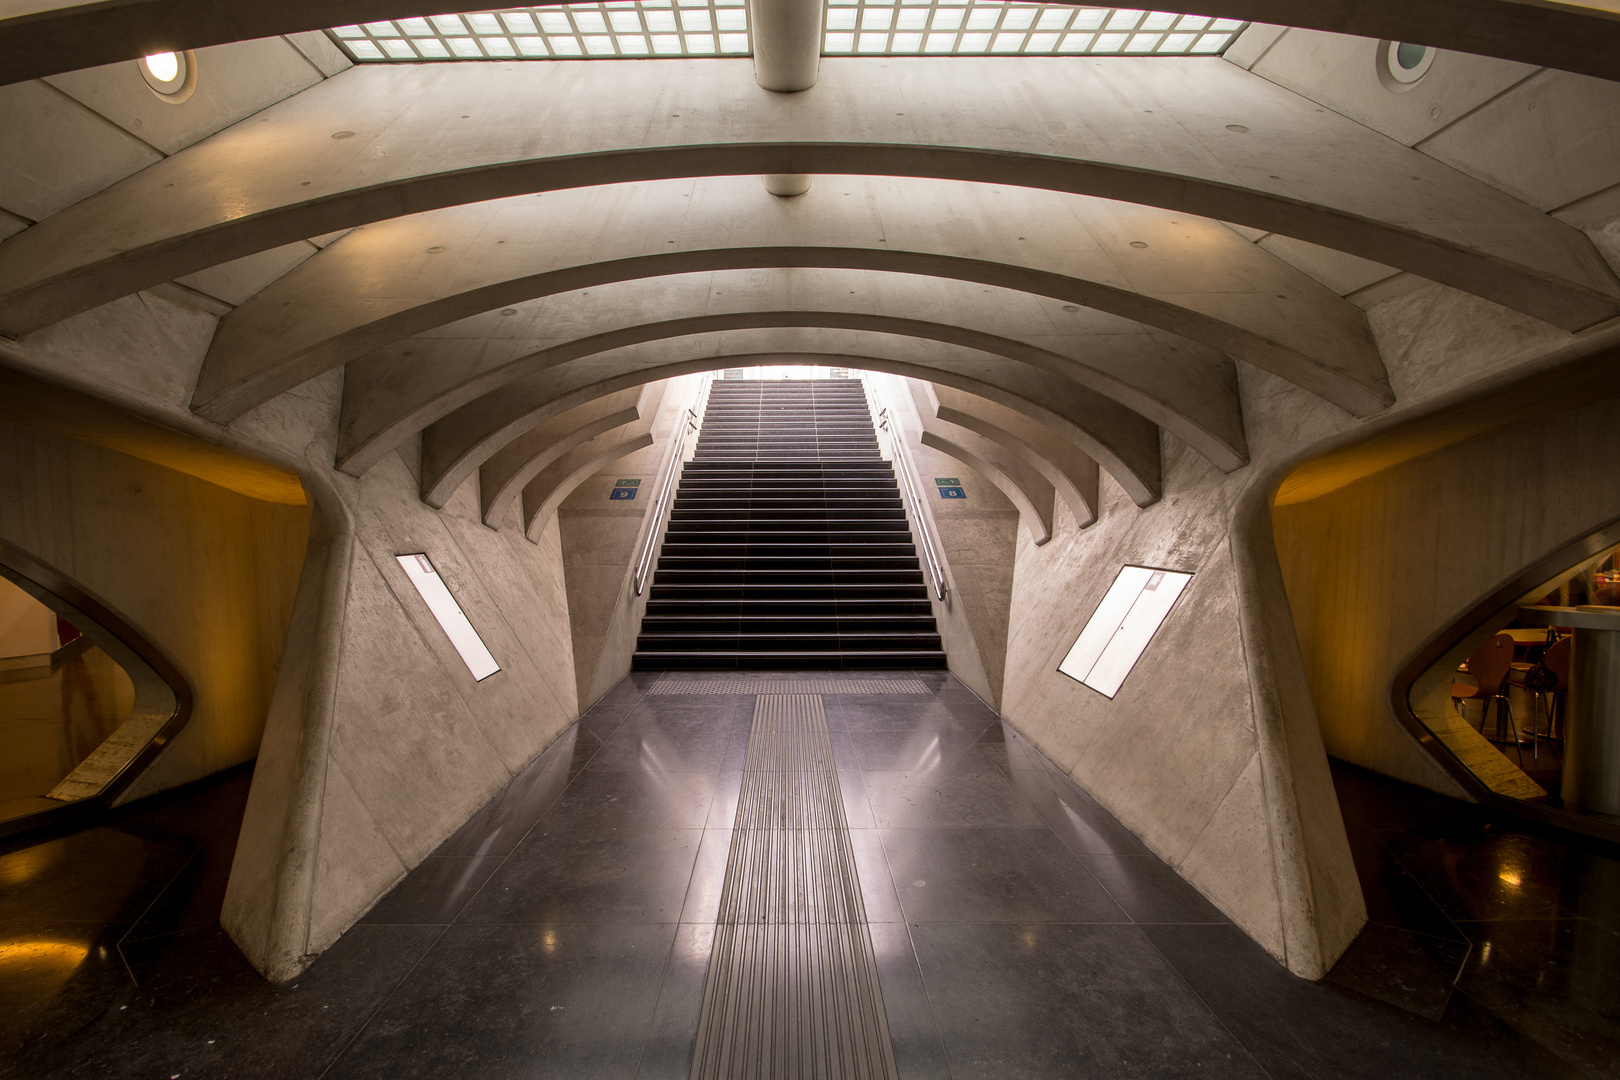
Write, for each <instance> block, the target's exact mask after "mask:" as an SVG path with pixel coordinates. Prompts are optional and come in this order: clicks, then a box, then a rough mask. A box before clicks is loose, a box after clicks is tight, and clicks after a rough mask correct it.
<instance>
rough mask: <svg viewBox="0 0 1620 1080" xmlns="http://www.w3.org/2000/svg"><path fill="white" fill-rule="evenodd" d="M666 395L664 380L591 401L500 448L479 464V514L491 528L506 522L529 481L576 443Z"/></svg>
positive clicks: (628, 418) (629, 418) (635, 417)
mask: <svg viewBox="0 0 1620 1080" xmlns="http://www.w3.org/2000/svg"><path fill="white" fill-rule="evenodd" d="M662 399H663V384H662V383H653V384H649V385H647V386H645V387H642V388H641V390H640V391H636V390H622V391H620V392H619V393H617V394H613V395H610V396H608V397H605V398H601V399H599V400H597V401H591V402H587V403H586V404H584V405H580V406H578V407H576V408H573V409H569V410H568V411H567V412H566V413H563V414H562V415H561V416H556V417H553V418H551V419H550V420H548V421H546V422H545V423H543V424H539V425H537V426H535V427H533V428H531V429H530V430H528V431H525V432H524V433H523V434H522V435H519V436H518V437H517V438H515V439H513V440H512V441H511V442H509V443H507V444H506V445H505V446H503V447H501V448H500V449H499V450H497V451H496V452H495V453H494V454H493V455H491V456H490V458H489V459H488V460H487V461H485V462H484V463H483V464H481V465H480V466H479V467H478V505H479V515H480V517H481V518H482V520H483V522H484V524H485V525H487V526H489V527H490V528H491V529H498V528H500V525H501V522H502V520H504V519H505V517H506V512H507V511H508V510H510V509H511V506H512V500H513V499H515V498H517V497H518V495H519V494H520V493H521V492H522V491H523V485H525V484H527V483H528V482H529V481H530V480H532V479H533V478H534V475H535V474H536V473H538V472H539V471H540V470H541V469H544V468H545V467H546V466H547V465H550V464H551V463H552V462H553V461H555V460H557V459H558V458H559V457H562V456H563V455H564V454H566V453H568V451H570V450H572V449H573V448H574V447H576V446H578V445H579V444H581V443H583V442H585V441H586V440H587V439H593V438H595V437H596V436H598V435H600V434H602V433H603V432H604V431H611V430H613V429H614V428H617V427H622V426H623V425H625V424H629V423H633V422H635V421H636V420H639V419H642V418H643V417H645V416H647V415H649V413H648V412H646V408H647V407H651V408H656V407H657V403H658V402H659V401H661V400H662Z"/></svg>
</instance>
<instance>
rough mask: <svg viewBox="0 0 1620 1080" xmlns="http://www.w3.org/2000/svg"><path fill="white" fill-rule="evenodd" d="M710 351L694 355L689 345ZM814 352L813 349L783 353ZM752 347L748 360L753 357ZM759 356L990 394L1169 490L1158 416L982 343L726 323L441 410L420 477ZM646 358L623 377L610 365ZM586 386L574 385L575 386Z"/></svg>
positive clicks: (443, 485) (432, 487) (438, 474)
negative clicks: (601, 407) (563, 420)
mask: <svg viewBox="0 0 1620 1080" xmlns="http://www.w3.org/2000/svg"><path fill="white" fill-rule="evenodd" d="M694 356H698V357H702V358H703V359H700V360H688V359H687V358H689V357H694ZM805 356H813V357H818V358H819V359H815V360H804V359H799V360H793V359H782V357H805ZM739 358H744V359H746V362H744V359H739ZM739 363H742V364H743V366H750V365H754V364H767V365H769V364H781V363H815V364H828V365H830V366H834V367H859V368H867V369H870V370H874V371H889V372H891V373H894V374H898V375H906V376H909V377H911V378H918V379H925V380H929V381H933V382H937V383H944V384H946V385H949V386H955V387H957V388H958V389H962V390H965V391H967V392H968V393H971V394H975V395H978V396H980V397H987V398H989V399H990V400H992V401H996V402H999V403H1000V404H1002V405H1005V406H1006V407H1008V408H1010V409H1013V410H1015V411H1018V412H1021V413H1024V414H1025V415H1028V416H1030V417H1032V418H1034V419H1035V420H1036V421H1037V422H1039V423H1041V424H1044V425H1045V426H1047V427H1049V428H1051V429H1053V430H1054V431H1057V432H1058V433H1059V434H1061V435H1062V436H1063V437H1064V438H1066V439H1068V440H1069V441H1070V442H1073V443H1074V444H1075V445H1076V446H1079V447H1080V448H1082V449H1083V450H1084V451H1085V452H1086V453H1087V454H1088V455H1090V456H1091V457H1093V458H1095V459H1096V460H1097V461H1098V463H1099V464H1100V465H1101V466H1102V467H1103V468H1105V469H1107V470H1108V472H1109V473H1110V475H1112V476H1114V478H1115V479H1116V480H1118V481H1119V483H1120V486H1121V487H1123V488H1124V489H1125V490H1126V491H1127V492H1129V493H1130V495H1131V497H1132V498H1133V499H1134V500H1136V501H1137V503H1138V504H1139V505H1143V506H1146V505H1148V504H1150V503H1152V502H1153V501H1155V500H1156V499H1157V498H1158V497H1159V490H1160V482H1161V475H1162V465H1161V461H1160V455H1159V431H1158V428H1157V427H1156V426H1155V425H1153V424H1151V423H1149V422H1148V421H1146V420H1144V419H1142V418H1141V417H1140V416H1138V415H1136V414H1135V413H1131V412H1129V411H1127V410H1124V409H1120V408H1119V407H1118V406H1117V405H1115V404H1114V403H1112V402H1109V401H1108V400H1107V399H1106V398H1099V397H1098V396H1097V395H1095V394H1092V393H1091V392H1089V391H1087V390H1086V389H1085V388H1084V387H1080V386H1077V385H1076V384H1074V383H1072V382H1069V381H1067V380H1065V379H1061V378H1058V377H1057V376H1054V375H1050V374H1047V373H1046V372H1042V371H1038V370H1035V369H1032V368H1028V367H1026V366H1024V365H1020V364H1009V363H1007V361H1006V360H1004V359H1001V358H999V357H992V356H988V355H986V354H984V353H981V352H978V351H976V350H973V349H966V348H963V347H961V346H955V345H947V344H943V343H939V342H929V341H918V340H916V339H908V338H896V337H893V336H891V335H884V334H875V333H870V332H856V331H832V330H817V331H815V332H814V333H806V332H804V331H801V330H797V329H792V328H789V329H766V330H743V331H727V332H721V333H710V334H699V335H693V336H690V337H683V338H668V339H662V340H657V341H651V342H645V343H642V344H639V345H632V346H627V347H625V348H621V349H615V350H613V351H611V352H608V353H602V354H599V355H597V356H594V357H592V358H590V359H589V360H575V361H570V362H569V363H566V364H561V365H558V366H557V367H554V368H551V369H549V370H547V371H545V372H541V373H539V374H536V375H531V376H528V377H527V378H524V379H520V380H517V381H515V382H512V383H509V384H507V385H506V386H505V387H503V388H501V390H499V391H497V392H494V393H491V394H487V395H485V396H484V397H482V398H479V399H477V400H475V401H472V402H470V403H468V404H466V405H463V406H461V407H460V408H459V409H457V410H455V411H454V412H452V413H450V414H449V415H447V416H444V417H443V418H441V419H439V420H437V421H435V422H434V423H433V424H431V425H429V426H428V427H426V428H425V429H423V432H422V461H421V465H422V485H423V490H424V491H426V492H429V493H430V495H431V497H430V498H429V500H428V501H430V502H431V501H433V500H435V499H437V500H446V501H447V500H448V498H449V496H450V494H451V493H452V492H454V491H455V489H456V488H457V487H459V486H460V484H461V483H462V482H463V481H464V480H465V479H466V478H467V476H468V475H470V474H471V473H472V471H473V470H474V469H476V468H477V467H478V465H479V463H480V462H482V461H484V460H486V459H487V458H488V457H489V456H490V455H492V454H493V453H494V452H495V451H496V450H497V449H499V448H500V447H501V446H504V445H505V444H506V443H508V442H510V441H511V440H512V439H513V438H515V437H516V436H517V435H518V434H520V433H521V432H523V431H525V430H527V429H528V428H530V427H533V426H534V425H535V424H537V423H539V422H541V421H543V420H545V419H547V418H548V417H549V416H552V415H555V414H556V413H557V412H561V411H562V410H563V409H566V408H572V407H573V406H574V405H577V404H579V403H580V402H581V401H584V400H589V399H590V398H591V397H597V396H601V395H602V394H604V393H610V392H613V391H615V390H619V389H623V388H624V386H628V385H640V383H641V382H645V381H649V380H650V379H653V378H669V377H672V376H673V375H675V374H683V373H685V372H688V371H711V370H715V369H718V368H722V367H733V366H737V365H738V364H739ZM644 369H645V370H648V371H650V372H653V374H649V375H647V376H646V377H645V378H642V377H639V376H636V375H634V374H632V375H630V376H629V379H630V381H626V382H616V381H615V376H613V375H611V374H601V375H597V374H594V373H599V372H605V373H614V372H620V371H623V372H630V373H635V372H638V371H641V370H644ZM576 388H578V389H576ZM576 393H577V394H578V395H579V396H577V397H576V396H574V395H575V394H576Z"/></svg>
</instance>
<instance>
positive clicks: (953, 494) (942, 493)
mask: <svg viewBox="0 0 1620 1080" xmlns="http://www.w3.org/2000/svg"><path fill="white" fill-rule="evenodd" d="M939 497H940V498H942V499H965V498H967V492H966V491H965V490H964V489H962V488H959V487H944V486H941V487H940V489H939Z"/></svg>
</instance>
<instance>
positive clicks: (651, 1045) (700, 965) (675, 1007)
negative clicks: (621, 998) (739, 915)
mask: <svg viewBox="0 0 1620 1080" xmlns="http://www.w3.org/2000/svg"><path fill="white" fill-rule="evenodd" d="M713 949H714V926H713V925H712V924H711V925H700V924H693V923H688V924H685V925H683V926H681V927H680V928H679V929H678V930H676V931H675V946H674V948H673V949H671V950H670V955H669V964H668V966H667V967H665V969H664V978H663V982H662V983H661V984H660V986H659V988H658V1005H657V1006H656V1007H655V1008H654V1010H653V1019H652V1026H651V1030H650V1031H649V1032H648V1033H647V1043H646V1046H645V1047H644V1048H643V1050H642V1052H641V1066H640V1068H639V1069H637V1070H636V1080H687V1077H689V1076H690V1075H691V1073H692V1049H693V1047H694V1045H695V1044H696V1042H697V1026H698V1014H699V1013H700V1012H701V1011H702V1009H703V984H704V980H705V978H706V977H707V975H708V970H709V954H710V952H711V951H713Z"/></svg>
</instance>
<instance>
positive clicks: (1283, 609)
mask: <svg viewBox="0 0 1620 1080" xmlns="http://www.w3.org/2000/svg"><path fill="white" fill-rule="evenodd" d="M1297 460H1298V459H1297V458H1294V459H1291V460H1290V461H1289V462H1288V463H1286V464H1283V465H1279V466H1275V467H1273V468H1272V469H1270V470H1269V471H1268V472H1266V473H1265V474H1264V475H1263V476H1260V477H1257V478H1256V479H1255V480H1254V481H1253V482H1252V483H1251V484H1250V485H1249V486H1248V487H1247V488H1245V489H1244V491H1243V494H1242V495H1240V496H1239V497H1238V500H1237V503H1236V505H1235V506H1234V507H1233V511H1232V518H1231V527H1230V532H1229V534H1228V542H1229V543H1230V545H1231V555H1232V565H1233V569H1234V572H1235V580H1236V587H1237V595H1238V622H1239V627H1240V631H1241V634H1242V645H1243V657H1244V663H1245V665H1246V667H1247V673H1248V683H1249V693H1250V698H1251V704H1252V707H1253V715H1254V726H1255V738H1256V742H1257V744H1258V748H1259V757H1260V772H1261V782H1262V785H1263V797H1264V799H1265V810H1266V815H1267V819H1268V824H1269V829H1268V833H1269V836H1270V843H1271V862H1272V872H1273V875H1274V884H1275V887H1276V893H1277V898H1278V908H1279V917H1280V921H1281V928H1282V942H1283V956H1282V961H1283V963H1284V965H1286V966H1287V968H1288V970H1289V971H1291V972H1293V973H1294V974H1295V975H1299V976H1301V977H1302V978H1306V979H1320V978H1322V977H1324V976H1325V975H1326V974H1327V973H1328V971H1329V969H1331V968H1332V967H1333V964H1334V963H1335V962H1336V961H1337V960H1338V958H1339V957H1340V956H1341V955H1343V953H1344V951H1345V950H1346V949H1348V948H1349V947H1350V944H1351V942H1353V941H1355V939H1356V935H1357V934H1359V933H1360V932H1361V928H1362V927H1363V926H1364V925H1366V922H1367V905H1366V901H1365V900H1364V899H1363V897H1362V893H1361V885H1360V882H1359V880H1358V879H1357V877H1356V868H1355V863H1354V862H1353V861H1352V859H1351V855H1350V841H1349V838H1348V836H1347V835H1346V833H1345V829H1344V818H1343V815H1342V814H1341V812H1340V810H1339V800H1338V795H1337V794H1336V793H1335V791H1334V788H1333V777H1332V775H1331V774H1330V773H1329V771H1328V760H1327V750H1326V748H1325V746H1324V745H1323V742H1322V729H1321V726H1320V724H1319V723H1318V721H1317V717H1316V703H1315V700H1314V699H1313V698H1312V696H1311V688H1310V683H1309V682H1308V681H1307V679H1306V675H1305V659H1304V657H1303V655H1302V654H1301V653H1300V647H1299V637H1298V635H1297V633H1296V631H1295V629H1294V616H1293V610H1292V608H1291V607H1290V606H1289V603H1288V590H1287V586H1286V585H1285V584H1284V581H1283V574H1282V566H1281V564H1280V563H1279V561H1278V559H1277V546H1276V542H1275V540H1274V538H1273V536H1272V522H1271V502H1272V498H1273V497H1274V496H1275V493H1276V491H1277V488H1278V487H1279V485H1280V484H1281V483H1282V481H1283V478H1284V477H1286V476H1287V474H1288V473H1289V472H1290V471H1291V470H1292V468H1293V465H1294V463H1295V462H1297Z"/></svg>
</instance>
